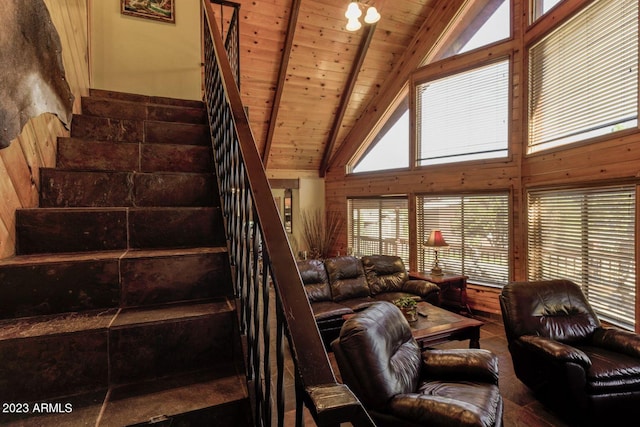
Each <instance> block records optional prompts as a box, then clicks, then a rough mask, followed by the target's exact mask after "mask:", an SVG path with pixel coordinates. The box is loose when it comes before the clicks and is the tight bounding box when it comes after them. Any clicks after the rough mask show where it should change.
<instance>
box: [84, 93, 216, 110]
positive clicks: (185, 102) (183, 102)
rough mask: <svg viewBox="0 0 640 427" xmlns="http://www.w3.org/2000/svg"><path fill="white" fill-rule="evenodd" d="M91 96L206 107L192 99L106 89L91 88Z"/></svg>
mask: <svg viewBox="0 0 640 427" xmlns="http://www.w3.org/2000/svg"><path fill="white" fill-rule="evenodd" d="M90 97H91V98H101V99H113V100H120V101H131V102H143V103H149V104H157V105H175V106H179V107H192V108H204V102H202V101H197V100H192V99H179V98H168V97H164V96H154V95H140V94H135V93H128V92H118V91H111V90H104V89H90Z"/></svg>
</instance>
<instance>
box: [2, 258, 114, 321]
mask: <svg viewBox="0 0 640 427" xmlns="http://www.w3.org/2000/svg"><path fill="white" fill-rule="evenodd" d="M118 271H119V267H118V260H117V259H112V260H87V261H83V262H77V261H76V262H60V263H55V262H52V263H44V264H43V263H36V264H32V265H17V266H2V267H0V283H2V287H1V288H0V319H10V318H15V317H25V316H38V315H46V314H53V313H64V312H70V311H82V310H94V309H101V308H110V307H117V306H118V303H119V301H120V284H119V278H118Z"/></svg>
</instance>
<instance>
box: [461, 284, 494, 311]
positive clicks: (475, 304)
mask: <svg viewBox="0 0 640 427" xmlns="http://www.w3.org/2000/svg"><path fill="white" fill-rule="evenodd" d="M499 295H500V289H499V288H493V287H488V286H480V285H474V284H472V283H469V284H467V302H468V303H469V306H470V307H471V308H472V310H477V311H482V312H485V313H492V314H501V313H502V312H501V311H500V301H499V299H498V296H499Z"/></svg>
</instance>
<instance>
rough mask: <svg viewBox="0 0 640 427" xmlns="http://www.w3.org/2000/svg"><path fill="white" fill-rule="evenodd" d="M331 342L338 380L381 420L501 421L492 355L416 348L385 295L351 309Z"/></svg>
mask: <svg viewBox="0 0 640 427" xmlns="http://www.w3.org/2000/svg"><path fill="white" fill-rule="evenodd" d="M331 346H332V348H333V351H334V354H335V358H336V362H337V363H338V368H339V370H340V374H341V376H342V380H343V382H344V383H345V384H346V385H347V386H348V387H349V388H351V390H352V391H353V392H354V393H355V395H356V396H357V397H358V399H360V401H361V402H362V404H363V405H364V406H365V408H366V409H367V411H368V412H369V414H370V415H371V417H372V418H373V419H374V421H375V422H376V425H378V426H380V427H383V426H393V427H401V426H432V427H441V426H483V427H489V426H496V427H498V426H501V425H502V415H503V401H502V397H501V395H500V391H499V389H498V359H497V357H496V356H495V355H493V354H492V353H491V352H489V351H487V350H480V349H451V350H426V351H424V352H423V353H421V352H420V347H419V346H418V343H417V342H416V340H415V339H414V338H413V336H412V335H411V330H410V328H409V324H408V323H407V321H406V319H405V317H404V316H403V315H402V312H401V311H400V310H399V309H398V308H397V307H396V306H395V305H393V304H392V303H390V302H386V301H383V302H376V303H374V304H373V305H371V306H369V307H368V308H367V309H365V310H363V311H361V312H358V313H357V314H355V315H353V316H352V317H351V318H349V319H348V320H347V321H346V322H345V323H344V325H343V326H342V329H341V331H340V336H339V338H337V339H336V340H335V341H333V342H332V344H331Z"/></svg>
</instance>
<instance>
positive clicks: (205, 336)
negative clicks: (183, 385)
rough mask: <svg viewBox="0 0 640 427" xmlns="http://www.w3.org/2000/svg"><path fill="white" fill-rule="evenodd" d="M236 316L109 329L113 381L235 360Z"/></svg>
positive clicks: (153, 375)
mask: <svg viewBox="0 0 640 427" xmlns="http://www.w3.org/2000/svg"><path fill="white" fill-rule="evenodd" d="M234 333H237V330H236V329H235V326H234V315H232V314H231V313H228V312H227V313H222V314H214V315H211V316H207V317H201V318H196V319H186V320H184V321H180V322H166V323H158V324H149V325H140V326H135V327H128V328H112V329H111V330H110V342H109V349H110V350H109V351H110V358H109V359H110V363H111V366H110V381H111V383H112V384H123V383H130V382H137V381H141V380H147V379H152V378H158V377H162V376H167V375H173V374H177V373H179V372H188V371H196V370H199V369H203V368H205V367H211V366H214V365H216V364H225V363H226V362H231V361H232V360H233V356H234V354H233V348H232V346H230V345H229V343H231V342H233V334H234Z"/></svg>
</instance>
